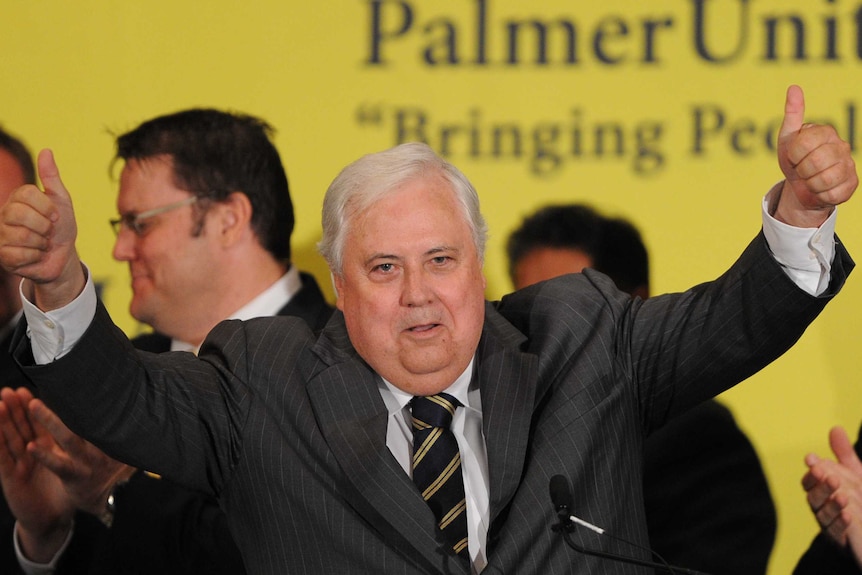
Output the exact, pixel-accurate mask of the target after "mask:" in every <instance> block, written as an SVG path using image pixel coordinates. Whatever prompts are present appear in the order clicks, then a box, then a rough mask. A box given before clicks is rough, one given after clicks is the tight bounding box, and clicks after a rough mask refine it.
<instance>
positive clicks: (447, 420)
mask: <svg viewBox="0 0 862 575" xmlns="http://www.w3.org/2000/svg"><path fill="white" fill-rule="evenodd" d="M459 405H461V402H460V401H458V400H457V399H455V398H454V397H452V396H451V395H449V394H448V393H438V394H437V395H428V396H421V395H417V396H416V397H414V398H413V399H412V400H410V407H411V408H412V410H413V427H414V428H415V429H425V428H428V427H442V428H444V429H449V426H451V425H452V416H453V415H455V410H456V409H457V408H458V406H459Z"/></svg>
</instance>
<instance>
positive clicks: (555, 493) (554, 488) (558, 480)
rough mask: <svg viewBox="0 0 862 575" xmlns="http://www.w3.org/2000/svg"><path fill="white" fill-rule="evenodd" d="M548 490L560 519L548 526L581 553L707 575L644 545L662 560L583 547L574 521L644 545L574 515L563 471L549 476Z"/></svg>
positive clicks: (688, 574) (666, 570) (672, 572)
mask: <svg viewBox="0 0 862 575" xmlns="http://www.w3.org/2000/svg"><path fill="white" fill-rule="evenodd" d="M548 491H550V495H551V503H553V504H554V511H556V512H557V517H558V518H559V523H557V524H556V525H554V526H552V527H551V529H552V530H553V531H557V532H560V533H561V534H562V535H563V541H565V542H566V545H568V546H569V547H571V548H572V549H574V550H575V551H577V552H579V553H583V554H584V555H592V556H594V557H601V558H603V559H610V560H611V561H619V562H621V563H630V564H632V565H640V566H642V567H652V568H653V569H658V570H659V571H658V572H659V573H669V574H670V575H677V574H680V575H707V574H706V573H702V572H701V571H694V570H692V569H686V568H685V567H675V566H672V565H670V564H669V563H668V562H667V561H665V560H664V558H663V557H662V556H661V555H659V554H658V553H656V552H655V551H652V550H650V549H647V550H648V551H650V553H652V554H653V555H655V556H656V557H657V558H658V559H659V560H660V561H661V563H655V562H652V561H646V560H643V559H638V558H637V557H629V556H627V555H619V554H617V553H612V552H609V551H600V550H598V549H588V548H586V547H583V546H582V545H578V544H577V543H575V541H574V540H573V539H572V535H571V534H572V532H573V531H574V530H575V525H581V526H582V527H586V528H587V529H590V530H591V531H595V532H596V533H598V534H599V535H604V536H605V537H610V538H612V539H616V540H617V541H621V542H623V543H626V544H628V545H631V546H632V547H638V548H640V549H646V548H645V547H643V546H641V545H638V544H636V543H632V542H631V541H626V540H625V539H621V538H619V537H615V536H613V535H611V534H609V533H605V530H604V529H602V528H601V527H596V526H595V525H593V524H592V523H590V522H588V521H584V520H583V519H580V518H579V517H576V516H575V515H573V514H572V513H571V511H570V508H571V506H572V492H571V489H570V488H569V480H568V479H566V478H565V477H564V476H562V475H554V476H553V477H551V482H550V483H549V484H548Z"/></svg>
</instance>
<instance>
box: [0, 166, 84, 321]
mask: <svg viewBox="0 0 862 575" xmlns="http://www.w3.org/2000/svg"><path fill="white" fill-rule="evenodd" d="M38 167H39V178H40V179H41V180H42V185H43V186H44V188H45V190H44V192H43V191H42V190H40V189H39V188H37V187H36V186H33V185H26V186H22V187H20V188H18V189H17V190H15V192H13V194H12V196H11V197H10V198H9V200H8V201H7V202H6V204H4V205H3V206H2V208H0V265H2V266H3V268H5V269H6V270H8V271H9V272H12V273H15V274H17V275H20V276H21V277H23V278H25V279H28V280H30V281H31V282H32V283H33V284H34V285H35V287H34V288H33V293H32V294H30V293H28V291H29V289H28V288H29V286H25V290H27V291H25V293H27V295H28V297H30V298H31V301H33V303H35V304H36V305H37V306H38V307H39V308H41V309H42V310H44V311H49V310H51V309H56V308H58V307H62V306H63V305H65V304H67V303H69V302H70V301H72V300H73V299H74V298H75V297H77V296H78V294H80V292H81V290H82V289H83V288H84V284H85V283H86V277H85V275H84V271H83V269H82V267H81V262H80V260H79V258H78V253H77V251H76V249H75V239H76V237H77V235H78V228H77V224H76V222H75V212H74V210H73V209H72V199H71V197H70V196H69V192H68V191H67V190H66V187H65V185H63V181H62V180H61V179H60V171H59V170H58V169H57V164H56V163H55V162H54V156H53V154H52V153H51V151H50V150H42V152H40V153H39V158H38Z"/></svg>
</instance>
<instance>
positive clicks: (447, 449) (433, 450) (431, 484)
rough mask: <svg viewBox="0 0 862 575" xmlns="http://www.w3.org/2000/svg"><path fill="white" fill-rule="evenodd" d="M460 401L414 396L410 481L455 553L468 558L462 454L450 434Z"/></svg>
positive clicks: (441, 397)
mask: <svg viewBox="0 0 862 575" xmlns="http://www.w3.org/2000/svg"><path fill="white" fill-rule="evenodd" d="M460 405H461V403H460V402H459V401H458V400H457V399H455V398H454V397H452V396H451V395H448V394H445V393H440V394H437V395H431V396H428V397H421V396H416V397H414V398H413V399H412V400H411V401H410V406H411V408H412V410H413V482H414V483H415V484H416V486H417V487H418V488H419V491H421V492H422V497H423V498H424V499H425V501H426V503H428V506H429V507H430V508H431V511H433V512H434V517H436V518H437V525H438V527H439V528H440V530H441V531H442V532H443V536H444V538H445V539H446V541H448V542H449V544H450V545H451V546H452V549H454V551H455V553H457V554H458V555H459V556H460V557H463V558H464V559H466V560H468V561H469V552H468V549H467V503H466V499H465V497H464V479H463V477H462V473H461V454H460V453H459V452H458V442H457V440H456V439H455V434H453V433H452V430H451V425H452V416H453V415H454V414H455V410H456V409H457V408H458V406H460Z"/></svg>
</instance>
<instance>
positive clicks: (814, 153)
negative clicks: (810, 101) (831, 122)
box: [773, 86, 859, 228]
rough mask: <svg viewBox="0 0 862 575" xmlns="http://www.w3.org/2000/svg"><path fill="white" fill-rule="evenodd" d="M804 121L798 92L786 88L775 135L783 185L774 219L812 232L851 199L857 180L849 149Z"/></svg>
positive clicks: (828, 129) (802, 101)
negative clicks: (778, 127) (839, 206)
mask: <svg viewBox="0 0 862 575" xmlns="http://www.w3.org/2000/svg"><path fill="white" fill-rule="evenodd" d="M804 117H805V99H804V96H803V94H802V89H801V88H800V87H799V86H790V87H789V88H788V89H787V100H786V102H785V105H784V121H783V122H782V123H781V128H780V130H779V132H778V165H779V166H780V167H781V171H782V172H783V173H784V178H785V180H784V186H783V188H782V190H781V197H780V199H779V201H778V206H777V208H776V210H775V213H774V214H773V215H774V216H775V218H776V219H778V220H779V221H782V222H784V223H786V224H789V225H792V226H797V227H803V228H816V227H819V226H820V225H821V224H822V223H823V222H824V221H826V218H828V217H829V214H831V213H832V210H833V209H834V207H835V206H837V205H838V204H841V203H843V202H846V201H847V200H849V199H850V196H852V195H853V191H854V190H855V189H856V186H857V184H858V183H859V178H858V176H857V175H856V164H855V162H854V161H853V158H852V156H851V150H850V145H849V144H848V143H847V142H845V141H843V140H842V139H841V138H839V137H838V134H837V132H836V131H835V128H833V127H832V126H826V125H817V124H806V123H804Z"/></svg>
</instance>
